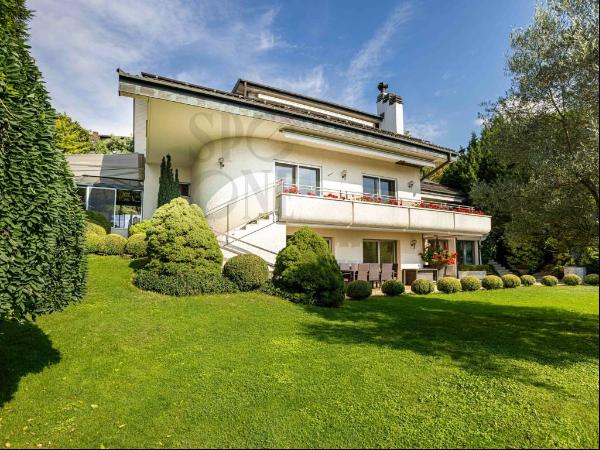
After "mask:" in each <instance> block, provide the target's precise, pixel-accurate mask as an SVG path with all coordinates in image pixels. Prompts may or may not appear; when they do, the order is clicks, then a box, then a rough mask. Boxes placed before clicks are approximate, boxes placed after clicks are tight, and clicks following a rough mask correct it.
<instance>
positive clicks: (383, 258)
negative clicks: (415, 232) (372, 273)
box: [363, 239, 396, 264]
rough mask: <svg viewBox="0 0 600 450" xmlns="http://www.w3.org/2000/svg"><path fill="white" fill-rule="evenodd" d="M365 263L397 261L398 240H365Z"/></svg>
mask: <svg viewBox="0 0 600 450" xmlns="http://www.w3.org/2000/svg"><path fill="white" fill-rule="evenodd" d="M363 262H364V263H379V264H381V263H395V262H396V241H387V240H385V241H384V240H381V241H380V240H373V239H365V240H363Z"/></svg>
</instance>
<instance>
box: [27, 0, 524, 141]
mask: <svg viewBox="0 0 600 450" xmlns="http://www.w3.org/2000/svg"><path fill="white" fill-rule="evenodd" d="M28 4H29V7H30V8H31V9H33V10H35V11H36V13H35V14H36V15H35V17H34V19H33V21H32V22H31V45H32V51H33V54H34V56H35V57H36V59H37V60H38V64H39V66H40V68H41V70H42V72H43V74H44V77H45V79H46V82H47V86H48V89H49V90H50V93H51V95H52V98H53V103H54V105H55V107H56V108H57V109H58V110H60V111H66V112H67V113H68V114H70V115H71V116H72V117H74V118H75V119H76V120H78V121H79V122H80V123H81V124H82V125H83V126H85V127H86V128H90V129H94V130H98V131H100V132H102V133H111V132H112V133H116V134H125V135H127V134H131V127H132V106H131V100H129V99H126V98H120V97H118V94H117V76H116V73H115V69H116V68H117V67H121V68H122V69H124V70H126V71H129V72H134V73H135V72H139V71H146V72H153V73H158V74H161V75H165V76H170V77H175V78H178V79H181V80H184V81H189V82H193V83H199V84H203V85H207V86H210V87H215V88H220V89H225V90H230V89H231V88H232V87H233V85H234V83H235V81H236V80H237V78H239V77H242V78H247V79H251V80H255V81H260V82H263V83H267V84H272V85H274V86H278V87H282V88H285V89H289V90H292V91H297V92H301V93H304V94H308V95H313V96H316V97H320V98H324V99H328V100H332V101H336V102H339V103H343V104H347V105H350V106H354V107H357V108H359V109H362V110H366V111H370V112H374V111H375V98H376V95H377V89H376V86H377V83H378V82H379V81H386V82H388V83H389V86H390V89H389V90H390V91H391V92H395V93H397V94H400V95H401V96H403V97H404V105H405V121H406V128H407V129H408V130H409V131H410V132H411V134H412V135H413V136H417V137H422V138H425V139H429V140H432V141H434V142H436V143H438V144H441V145H446V146H449V147H453V148H458V147H459V146H461V145H465V144H466V142H467V141H468V139H469V135H470V133H471V132H472V131H477V130H478V129H479V126H478V121H477V114H478V112H480V111H481V110H482V107H481V103H482V102H484V101H489V100H494V99H495V98H497V97H498V96H499V95H501V94H502V93H503V92H504V91H505V90H506V89H507V87H508V83H509V80H508V78H507V77H506V74H505V57H506V54H507V52H508V49H509V35H510V32H511V30H513V29H514V28H517V27H523V26H526V25H527V24H529V23H530V22H531V20H532V16H533V12H534V8H535V2H534V1H533V0H503V1H491V0H468V1H467V0H453V1H442V0H431V1H379V2H377V3H374V2H350V1H339V2H338V1H332V2H323V1H316V0H314V1H312V0H303V1H290V0H286V1H280V2H276V1H255V2H249V1H227V0H225V1H223V0H221V1H215V0H207V1H202V2H200V1H187V0H169V1H167V0H165V1H158V0H127V1H123V0H122V1H119V2H117V1H108V0H87V1H72V0H70V1H51V0H32V1H30V2H28Z"/></svg>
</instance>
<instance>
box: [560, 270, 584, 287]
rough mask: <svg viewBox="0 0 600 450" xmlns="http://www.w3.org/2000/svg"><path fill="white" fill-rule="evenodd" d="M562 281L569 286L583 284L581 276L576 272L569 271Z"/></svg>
mask: <svg viewBox="0 0 600 450" xmlns="http://www.w3.org/2000/svg"><path fill="white" fill-rule="evenodd" d="M562 282H563V283H565V284H566V285H567V286H579V285H580V284H581V277H580V276H579V275H576V274H574V273H569V274H567V275H565V276H564V277H563V279H562Z"/></svg>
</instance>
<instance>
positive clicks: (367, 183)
mask: <svg viewBox="0 0 600 450" xmlns="http://www.w3.org/2000/svg"><path fill="white" fill-rule="evenodd" d="M363 194H364V195H368V196H370V197H382V199H383V200H389V199H395V198H396V181H394V180H388V179H385V178H379V177H371V176H367V175H363Z"/></svg>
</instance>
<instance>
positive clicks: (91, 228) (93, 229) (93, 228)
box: [85, 222, 106, 236]
mask: <svg viewBox="0 0 600 450" xmlns="http://www.w3.org/2000/svg"><path fill="white" fill-rule="evenodd" d="M85 234H86V236H87V235H88V234H95V235H96V236H106V231H105V230H104V228H102V227H101V226H100V225H98V224H96V223H93V222H86V223H85Z"/></svg>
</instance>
